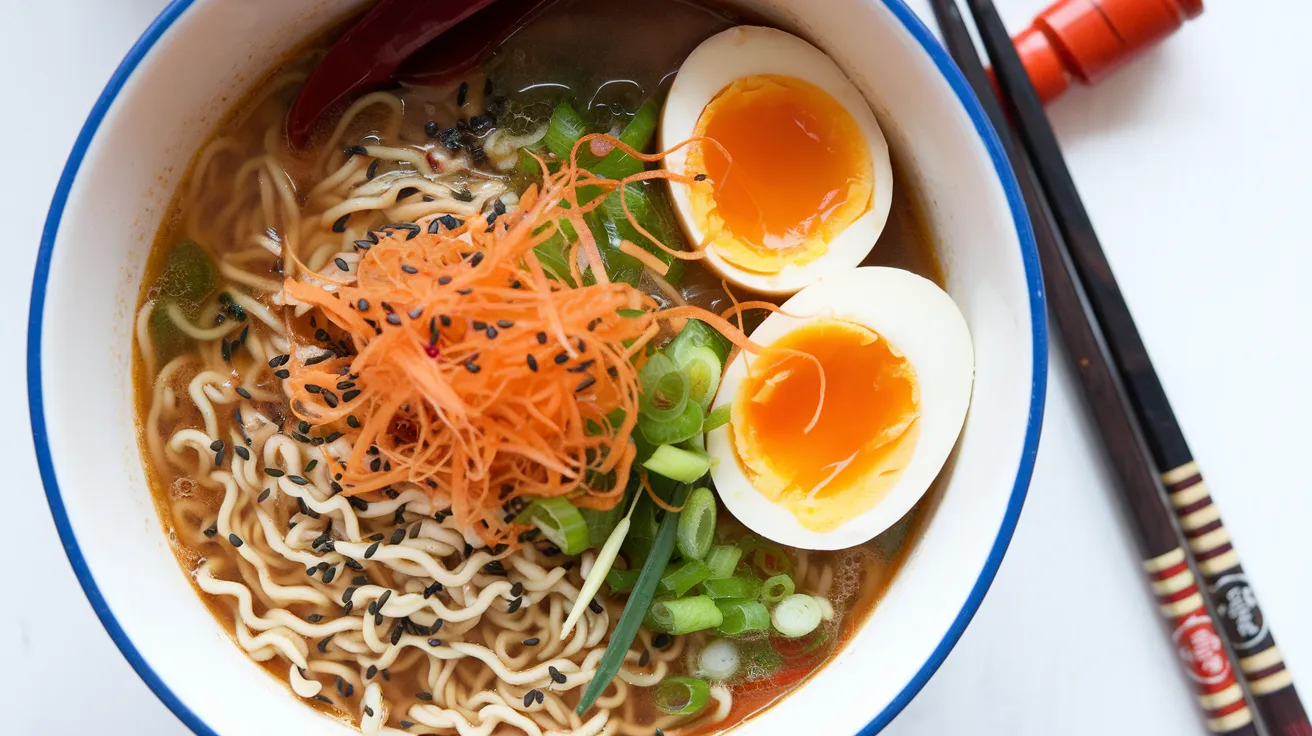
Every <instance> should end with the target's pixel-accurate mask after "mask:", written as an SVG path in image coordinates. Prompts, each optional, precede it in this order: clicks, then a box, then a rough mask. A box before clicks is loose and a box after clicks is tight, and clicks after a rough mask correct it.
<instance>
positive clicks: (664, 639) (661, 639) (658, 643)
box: [651, 634, 674, 649]
mask: <svg viewBox="0 0 1312 736" xmlns="http://www.w3.org/2000/svg"><path fill="white" fill-rule="evenodd" d="M673 643H674V639H673V637H671V636H670V635H669V634H657V635H656V636H653V637H652V638H651V645H652V646H654V647H656V648H657V649H665V648H667V647H668V646H670V645H671V644H673Z"/></svg>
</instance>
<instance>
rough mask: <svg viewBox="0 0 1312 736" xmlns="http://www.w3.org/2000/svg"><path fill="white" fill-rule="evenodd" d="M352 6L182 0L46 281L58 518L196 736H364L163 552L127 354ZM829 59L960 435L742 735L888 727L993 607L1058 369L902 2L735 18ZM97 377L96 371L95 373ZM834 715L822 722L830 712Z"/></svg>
mask: <svg viewBox="0 0 1312 736" xmlns="http://www.w3.org/2000/svg"><path fill="white" fill-rule="evenodd" d="M356 5H357V3H356V2H355V0H285V1H284V2H280V3H267V2H262V1H257V0H176V1H175V2H173V3H172V4H171V5H169V7H168V8H166V9H165V11H164V12H163V13H162V14H161V15H160V17H159V18H158V19H157V20H156V21H155V22H154V23H153V24H152V25H151V26H150V28H149V29H147V31H146V33H145V34H144V35H143V36H142V38H141V40H140V41H139V42H138V43H137V44H136V45H135V46H134V47H133V49H132V50H131V51H130V52H129V54H128V56H127V58H126V59H125V60H124V61H123V63H122V64H121V65H120V67H119V68H118V70H117V71H116V72H115V74H114V75H113V77H112V78H111V80H110V82H109V84H108V85H107V87H106V88H105V91H104V93H103V94H102V95H101V97H100V99H99V100H98V101H97V103H96V105H95V107H94V108H93V110H92V112H91V115H90V117H89V118H88V120H87V122H86V124H85V126H84V128H83V130H82V133H81V135H80V136H79V137H78V139H77V142H76V144H75V147H74V149H73V152H72V154H71V156H70V158H69V161H68V164H67V166H66V168H65V170H64V174H63V177H62V178H61V180H60V182H59V186H58V189H57V191H56V194H55V198H54V201H53V203H52V205H51V208H50V213H49V217H48V220H47V224H46V228H45V232H44V234H43V238H42V242H41V250H40V255H39V258H38V265H37V271H36V277H35V281H34V285H33V298H32V309H31V324H30V328H29V338H28V339H29V343H28V350H29V357H28V359H29V381H30V385H29V400H30V407H31V413H32V424H33V429H34V434H35V440H36V448H37V454H38V459H39V461H40V467H41V472H42V477H43V481H44V483H45V487H46V493H47V496H48V499H49V503H50V508H51V512H52V514H53V516H54V519H55V522H56V525H57V527H58V530H59V533H60V536H61V538H62V539H63V542H64V546H65V549H66V550H67V553H68V556H69V559H70V562H71V563H72V565H73V568H74V570H75V572H76V573H77V576H78V578H79V580H80V582H81V584H82V586H83V588H84V590H85V592H86V594H87V597H88V598H89V599H90V601H91V603H92V605H93V607H94V609H95V611H96V613H97V615H98V616H99V617H100V619H101V621H102V622H103V624H104V626H105V628H106V629H107V630H108V632H109V634H110V636H111V637H112V638H113V639H114V641H115V643H116V644H117V645H118V646H119V648H120V650H121V651H122V652H123V654H124V656H125V657H126V658H127V659H128V661H129V662H130V663H131V664H132V666H133V667H134V668H135V669H136V671H137V672H138V674H139V675H140V676H141V677H142V679H143V680H144V681H145V682H146V683H147V684H148V685H149V686H150V687H151V689H152V690H154V691H155V693H156V694H157V695H158V697H159V698H160V699H161V700H162V701H163V702H164V703H165V704H166V705H167V706H168V707H169V708H170V709H171V710H172V711H173V712H174V713H175V714H176V715H177V716H178V718H179V719H181V720H182V721H183V723H185V724H186V725H187V726H188V727H189V728H191V729H192V730H193V731H195V732H196V733H199V734H223V735H225V736H233V735H237V734H240V735H241V736H249V735H258V734H269V735H270V736H281V735H284V734H302V733H322V734H350V733H355V731H354V729H352V728H351V727H350V726H349V725H347V724H345V723H343V722H341V721H338V720H334V719H332V718H330V717H328V716H326V715H324V714H322V713H319V712H316V711H315V710H313V709H311V708H308V707H306V706H305V705H304V704H302V703H300V702H297V698H296V697H294V696H293V695H292V694H291V693H290V692H289V691H288V689H287V688H286V686H285V685H284V684H283V683H281V682H279V681H278V680H277V679H275V678H274V677H272V676H271V675H270V674H268V673H267V672H266V671H265V670H264V669H263V668H261V666H260V665H259V664H257V663H255V662H253V661H252V660H251V659H249V658H248V657H247V656H246V655H245V653H244V652H243V651H242V650H241V649H239V648H238V647H237V646H234V644H233V642H232V641H231V640H230V638H229V637H228V636H227V635H226V634H225V632H224V630H223V628H222V626H221V625H220V623H219V622H218V621H217V620H216V619H215V618H214V616H213V615H212V614H211V612H210V611H209V609H208V608H207V607H206V605H205V603H204V602H203V601H202V600H201V599H200V598H199V597H198V596H197V595H196V594H195V591H194V589H193V588H192V586H191V584H190V583H189V582H188V580H187V579H186V577H185V576H184V575H183V574H180V572H181V571H180V569H179V566H178V562H177V560H176V558H175V556H174V553H173V551H172V550H171V548H170V544H169V539H168V536H167V535H168V532H167V530H166V529H165V528H164V527H163V526H162V525H161V522H160V518H159V515H158V514H157V512H156V509H155V507H154V503H153V500H152V496H151V492H150V487H149V483H148V480H147V477H146V474H145V472H144V470H143V465H142V461H141V456H140V450H139V445H138V435H137V432H138V430H137V426H136V424H135V417H136V407H135V406H134V401H135V399H134V389H133V380H134V379H133V365H132V350H133V348H132V340H133V327H134V317H135V305H136V303H137V299H138V295H139V290H140V285H141V280H142V278H143V273H144V271H145V268H146V263H147V256H148V253H149V250H150V246H151V243H152V241H153V239H154V237H155V233H156V231H157V229H158V227H159V223H160V221H161V219H162V218H164V217H165V216H166V215H167V214H168V213H169V212H170V210H169V207H170V204H171V202H170V198H171V193H172V192H173V191H174V190H175V189H176V188H177V186H178V184H179V182H180V181H181V180H182V177H183V176H184V175H185V174H186V170H187V162H188V161H190V160H191V158H192V156H193V155H194V154H195V152H196V151H197V150H198V149H199V148H200V146H201V145H202V143H203V142H204V140H205V139H206V137H207V136H208V135H209V132H210V131H212V130H213V128H214V126H215V125H216V124H217V123H218V121H220V120H221V119H222V118H223V117H224V115H225V114H226V113H227V112H228V110H229V108H230V106H231V104H232V101H234V100H235V99H237V98H239V97H240V95H241V94H242V93H243V92H244V91H245V90H246V89H248V88H249V87H250V85H251V84H252V82H253V81H254V80H257V79H259V78H260V76H261V75H262V74H264V73H265V72H266V71H267V70H268V69H270V68H271V67H273V66H274V65H275V64H276V63H277V62H278V61H279V60H281V59H282V58H284V57H285V56H286V55H287V54H288V53H289V52H290V51H291V50H293V49H294V48H295V47H296V46H297V45H298V44H299V43H301V42H302V41H304V40H305V33H306V29H317V28H319V27H320V26H321V25H322V19H324V18H332V17H338V16H340V15H343V14H345V13H347V12H348V11H350V10H351V9H352V8H353V7H355V6H356ZM735 5H736V6H739V7H742V8H743V9H745V10H746V11H748V12H750V13H751V14H753V15H757V16H760V17H762V18H765V19H767V20H769V21H770V22H771V23H773V24H775V25H778V26H779V27H782V28H786V29H789V30H791V31H793V32H794V33H796V34H798V35H800V36H802V37H804V38H805V39H807V40H809V41H811V42H812V43H813V44H815V45H816V46H818V47H820V48H821V49H822V50H824V51H825V52H827V53H828V54H829V55H830V57H832V58H833V59H834V60H835V61H836V62H837V63H838V65H839V66H840V67H841V68H842V70H843V71H844V72H845V73H846V74H847V76H848V77H849V78H850V79H851V80H852V81H853V82H854V83H855V85H856V86H857V87H858V89H859V90H860V91H861V92H862V93H863V94H864V95H865V96H866V98H867V100H868V102H869V103H870V105H871V107H872V108H873V109H874V111H875V114H876V116H877V118H878V120H879V124H880V126H881V127H882V129H883V131H884V134H885V135H886V137H887V138H888V141H889V145H890V147H891V148H892V149H893V150H894V152H895V154H896V156H897V158H898V160H899V165H900V167H901V170H902V175H903V176H904V177H907V178H908V179H909V180H910V181H912V182H914V189H916V190H917V191H918V192H919V193H920V195H921V198H922V199H923V200H924V201H923V202H922V204H923V206H924V210H925V216H926V218H927V220H928V225H929V229H930V230H931V232H932V233H933V235H934V236H935V239H936V246H937V249H938V253H939V256H940V259H941V261H942V264H943V267H944V270H945V273H946V288H947V291H948V292H949V293H950V295H951V296H952V297H953V299H954V300H955V302H956V303H957V305H958V306H959V308H960V310H961V311H962V313H963V314H964V316H965V318H966V321H967V323H968V325H969V328H970V332H971V335H972V336H973V340H974V348H975V364H976V373H975V384H974V393H973V399H972V404H971V408H970V413H969V417H968V420H967V422H966V426H965V429H964V431H963V433H962V435H961V437H960V440H959V442H958V444H957V448H956V451H955V454H954V456H953V459H952V461H951V463H950V467H949V470H948V472H947V475H946V479H945V481H944V487H943V489H942V492H941V495H940V497H939V498H938V501H937V502H936V504H935V505H934V506H933V508H931V509H929V512H928V514H927V517H928V518H927V522H926V523H925V524H924V527H923V530H922V532H921V538H920V541H919V542H918V544H917V545H916V547H915V548H914V550H913V551H912V553H911V554H910V556H909V558H908V559H907V560H906V562H905V564H904V566H903V567H902V569H901V571H900V572H899V573H898V575H897V577H896V578H895V579H894V581H893V582H892V584H891V586H890V587H889V589H888V590H887V592H886V594H885V596H884V597H883V599H882V600H881V602H880V603H879V605H878V607H877V608H876V609H875V611H874V612H873V613H872V614H871V615H870V616H869V618H868V619H866V621H865V622H864V623H863V624H862V625H861V626H860V629H859V630H858V631H857V632H856V634H855V635H854V636H853V637H852V638H851V640H850V641H849V642H848V644H847V645H846V646H845V647H844V648H843V649H842V650H841V651H840V652H839V653H838V654H837V655H836V656H835V657H834V658H833V660H832V661H831V662H830V663H829V664H828V665H827V666H826V667H825V668H824V669H822V670H821V671H820V672H819V673H817V674H816V675H815V676H813V677H812V678H810V680H808V681H807V682H806V683H805V684H804V685H802V686H801V687H800V688H799V690H798V691H797V692H795V693H793V694H792V695H790V696H788V697H787V698H785V699H783V700H782V701H781V702H779V703H778V704H776V705H774V706H773V707H771V708H769V709H768V710H766V711H765V712H763V713H761V714H760V715H758V716H756V717H754V718H752V719H750V720H748V721H746V722H745V723H742V724H740V725H738V726H736V727H734V728H733V732H734V733H736V734H743V735H744V736H751V735H755V734H771V733H796V732H801V731H802V730H803V729H807V728H811V729H814V728H815V727H816V726H817V725H818V719H820V718H823V731H824V732H825V733H827V734H856V733H875V732H877V731H879V730H881V729H882V728H883V727H884V726H886V725H887V724H888V723H889V722H890V721H891V720H892V719H893V718H894V717H895V716H896V715H897V714H898V713H899V712H900V711H901V710H902V708H904V707H905V706H906V704H907V703H908V702H909V701H910V700H911V698H912V697H914V696H915V694H916V693H917V692H918V691H919V690H920V688H921V687H923V685H924V684H925V682H926V681H927V680H928V679H929V677H930V676H932V674H933V673H934V671H935V670H936V669H937V668H938V666H939V665H940V664H941V663H942V661H943V659H944V658H945V657H946V656H947V653H948V652H949V651H950V650H951V648H952V647H953V645H954V644H955V643H956V641H957V640H958V638H959V637H960V636H961V633H962V631H963V630H964V629H965V627H966V625H967V624H968V623H969V621H970V619H971V617H972V615H973V614H974V612H975V610H976V609H977V608H978V606H979V604H980V601H981V600H982V598H983V596H984V594H985V592H986V591H987V589H988V587H989V584H990V583H991V581H992V579H993V576H994V574H995V573H996V571H997V568H998V565H999V564H1000V562H1001V559H1002V556H1003V554H1004V553H1005V551H1006V547H1007V544H1008V542H1009V541H1010V539H1011V535H1012V532H1013V530H1014V528H1015V525H1016V521H1017V518H1018V516H1019V514H1020V510H1021V506H1022V503H1023V501H1024V497H1025V492H1026V488H1027V485H1028V483H1029V479H1030V473H1031V470H1032V467H1033V462H1034V457H1035V452H1036V449H1037V445H1038V437H1039V429H1040V423H1041V417H1042V409H1043V396H1044V386H1045V377H1046V356H1047V345H1046V326H1045V322H1044V314H1045V313H1044V303H1043V292H1042V284H1041V280H1040V276H1039V265H1038V260H1037V256H1036V252H1035V248H1034V244H1033V242H1032V236H1031V232H1030V225H1029V221H1028V220H1027V218H1026V215H1025V210H1024V207H1023V204H1022V201H1021V198H1020V195H1019V192H1018V190H1017V187H1016V183H1015V180H1014V178H1013V174H1012V171H1011V168H1010V166H1009V164H1008V162H1007V161H1006V159H1005V158H1004V156H1003V153H1002V150H1001V147H1000V145H999V143H998V139H997V137H996V135H995V133H994V131H993V129H992V128H991V127H990V125H989V123H988V121H987V119H986V118H985V115H984V113H983V111H982V110H981V108H980V106H979V104H978V102H977V100H976V99H975V97H974V96H973V95H972V93H971V91H970V90H969V88H968V87H967V85H966V83H965V81H964V79H963V78H962V77H961V75H960V73H959V72H958V70H957V69H956V67H955V66H954V65H953V64H952V62H951V61H950V60H949V57H948V56H947V54H946V52H945V51H944V50H943V49H942V48H941V47H940V46H939V44H938V43H937V41H935V40H934V38H933V36H932V35H931V34H930V32H929V31H928V30H927V29H926V28H925V27H924V25H923V24H922V23H921V22H920V20H919V19H917V18H916V16H915V15H914V14H913V13H912V12H911V11H910V10H909V9H908V8H907V7H906V6H905V5H903V4H902V3H901V2H900V0H832V1H831V2H827V3H823V4H813V3H808V2H803V1H802V0H792V1H790V0H749V1H747V2H743V3H735ZM88 362H90V364H91V366H92V367H93V368H94V369H93V370H90V371H88V370H86V368H87V364H88ZM822 707H823V712H824V715H823V717H821V716H819V715H818V714H819V713H820V711H821V708H822Z"/></svg>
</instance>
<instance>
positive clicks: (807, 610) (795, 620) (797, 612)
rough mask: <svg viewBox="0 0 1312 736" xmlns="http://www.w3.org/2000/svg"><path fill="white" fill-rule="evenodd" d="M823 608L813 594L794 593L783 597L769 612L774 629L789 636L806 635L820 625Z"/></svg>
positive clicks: (791, 637) (794, 637) (793, 637)
mask: <svg viewBox="0 0 1312 736" xmlns="http://www.w3.org/2000/svg"><path fill="white" fill-rule="evenodd" d="M823 618H824V609H823V608H821V606H820V602H819V601H817V600H816V599H815V597H814V596H809V595H806V594H805V593H795V594H793V595H790V596H788V597H787V598H784V599H783V600H782V601H780V602H779V605H777V606H775V607H774V611H772V612H771V613H770V623H772V624H774V630H775V631H778V632H779V633H780V634H782V635H784V636H786V637H788V638H790V639H796V638H797V637H801V636H806V635H807V634H809V633H811V632H812V631H815V630H816V628H817V627H819V626H820V621H821V620H822V619H823Z"/></svg>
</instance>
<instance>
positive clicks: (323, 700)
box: [314, 695, 333, 705]
mask: <svg viewBox="0 0 1312 736" xmlns="http://www.w3.org/2000/svg"><path fill="white" fill-rule="evenodd" d="M314 699H315V700H317V701H319V702H320V703H327V704H328V705H332V704H333V701H332V700H329V699H328V698H327V697H325V696H323V695H316V696H314Z"/></svg>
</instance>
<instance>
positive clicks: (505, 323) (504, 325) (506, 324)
mask: <svg viewBox="0 0 1312 736" xmlns="http://www.w3.org/2000/svg"><path fill="white" fill-rule="evenodd" d="M514 326H515V323H514V322H511V321H510V320H508V319H499V320H497V327H500V328H501V329H503V330H508V329H510V328H511V327H514Z"/></svg>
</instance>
